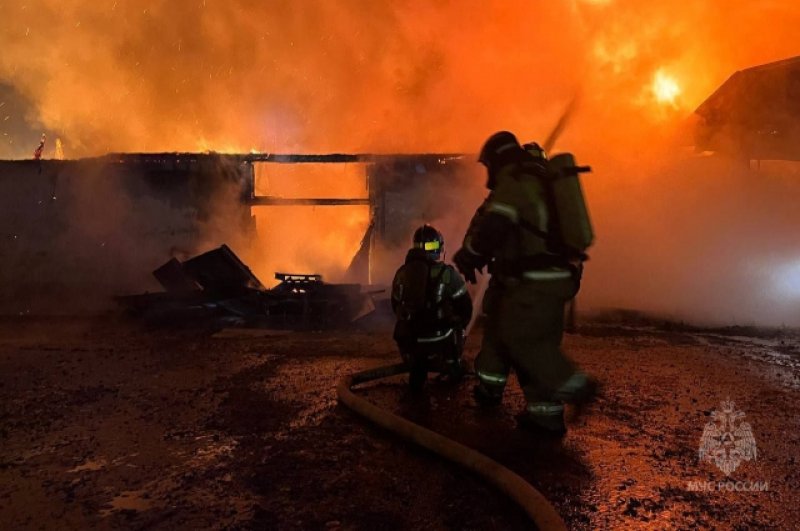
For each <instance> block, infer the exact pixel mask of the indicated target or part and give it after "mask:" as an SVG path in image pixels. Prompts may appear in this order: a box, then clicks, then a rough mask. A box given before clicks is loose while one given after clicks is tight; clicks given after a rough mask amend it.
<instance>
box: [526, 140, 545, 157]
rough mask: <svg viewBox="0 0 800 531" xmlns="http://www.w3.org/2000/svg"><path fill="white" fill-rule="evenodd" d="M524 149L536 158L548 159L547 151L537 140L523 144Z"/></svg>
mask: <svg viewBox="0 0 800 531" xmlns="http://www.w3.org/2000/svg"><path fill="white" fill-rule="evenodd" d="M522 149H524V150H525V151H527V152H528V154H529V155H531V156H532V157H533V158H534V159H536V160H547V153H545V151H544V148H543V147H542V146H540V145H539V144H537V143H536V142H528V143H527V144H524V145H523V146H522Z"/></svg>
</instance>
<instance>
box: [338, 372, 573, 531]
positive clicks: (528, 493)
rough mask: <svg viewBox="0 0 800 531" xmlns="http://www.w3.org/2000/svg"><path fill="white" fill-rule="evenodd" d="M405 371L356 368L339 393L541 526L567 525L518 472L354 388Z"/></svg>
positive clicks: (363, 413) (344, 400) (362, 412)
mask: <svg viewBox="0 0 800 531" xmlns="http://www.w3.org/2000/svg"><path fill="white" fill-rule="evenodd" d="M406 372H408V369H407V367H406V366H405V365H404V364H402V363H399V364H396V365H386V366H383V367H377V368H374V369H368V370H365V371H361V372H357V373H355V374H351V375H349V376H346V377H345V378H343V379H342V381H341V382H339V385H338V387H337V388H336V394H337V395H338V396H339V401H340V402H341V403H343V404H344V405H346V406H347V407H349V408H350V409H352V410H353V411H355V412H356V413H358V414H360V415H361V416H363V417H365V418H367V419H369V420H371V421H372V422H374V423H375V424H377V425H379V426H381V427H383V428H385V429H387V430H389V431H391V432H393V433H395V434H397V435H399V436H400V437H402V438H403V439H406V440H408V441H411V442H413V443H416V444H418V445H419V446H422V447H424V448H427V449H428V450H430V451H432V452H434V453H436V454H438V455H440V456H441V457H444V458H445V459H448V460H450V461H452V462H454V463H457V464H459V465H462V466H464V467H466V468H467V469H469V470H471V471H473V472H476V473H477V474H479V475H480V476H482V477H483V478H484V479H486V480H487V481H489V482H490V483H492V484H493V485H494V486H495V487H497V488H498V489H500V491H502V492H503V493H505V494H506V495H507V496H509V497H510V498H511V499H512V500H514V501H515V502H516V503H517V504H518V505H519V506H520V507H522V509H523V510H524V511H525V512H526V513H527V514H528V516H530V517H531V519H532V520H533V521H534V523H535V524H536V526H537V527H538V528H539V529H541V530H546V531H549V530H551V529H554V530H555V529H558V530H563V529H566V528H567V527H566V524H565V523H564V521H563V520H562V519H561V517H560V516H559V515H558V513H557V512H556V510H555V509H554V508H553V506H552V505H551V504H550V502H548V501H547V499H546V498H545V497H544V496H543V495H542V493H540V492H539V491H538V490H536V489H535V488H533V486H531V485H530V483H528V482H527V481H525V480H524V479H522V478H521V477H520V476H519V475H517V474H515V473H514V472H512V471H511V470H509V469H507V468H506V467H504V466H503V465H501V464H500V463H498V462H496V461H494V460H492V459H489V458H488V457H486V456H485V455H483V454H481V453H479V452H476V451H475V450H472V449H470V448H467V447H466V446H464V445H463V444H460V443H457V442H455V441H453V440H451V439H448V438H447V437H444V436H442V435H439V434H438V433H436V432H434V431H431V430H429V429H427V428H423V427H422V426H420V425H418V424H414V423H413V422H410V421H408V420H406V419H404V418H401V417H398V416H397V415H395V414H393V413H390V412H388V411H385V410H383V409H381V408H379V407H377V406H375V405H374V404H372V403H370V402H369V401H367V400H366V399H364V398H361V397H360V396H358V395H356V394H355V393H353V391H352V387H354V386H356V385H359V384H363V383H366V382H370V381H373V380H379V379H381V378H387V377H389V376H395V375H398V374H403V373H406Z"/></svg>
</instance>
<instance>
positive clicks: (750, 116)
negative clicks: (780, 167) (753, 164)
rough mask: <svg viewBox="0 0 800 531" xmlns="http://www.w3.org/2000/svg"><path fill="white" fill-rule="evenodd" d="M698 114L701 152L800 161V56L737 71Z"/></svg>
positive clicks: (745, 157) (746, 158)
mask: <svg viewBox="0 0 800 531" xmlns="http://www.w3.org/2000/svg"><path fill="white" fill-rule="evenodd" d="M695 113H696V114H697V115H698V116H699V117H700V120H701V122H700V124H699V126H698V129H697V133H696V138H695V140H696V146H697V148H698V149H701V150H708V151H717V152H721V153H724V154H727V155H730V156H732V157H734V158H738V159H742V160H747V161H749V160H789V161H800V57H793V58H791V59H785V60H783V61H776V62H774V63H768V64H765V65H761V66H755V67H752V68H747V69H745V70H740V71H738V72H736V73H734V74H733V75H732V76H731V77H730V78H728V80H727V81H725V83H723V84H722V86H720V87H719V88H718V89H717V90H716V91H715V92H714V93H713V94H711V96H709V97H708V99H706V100H705V101H704V102H703V103H702V104H701V105H700V106H699V107H698V108H697V110H696V111H695Z"/></svg>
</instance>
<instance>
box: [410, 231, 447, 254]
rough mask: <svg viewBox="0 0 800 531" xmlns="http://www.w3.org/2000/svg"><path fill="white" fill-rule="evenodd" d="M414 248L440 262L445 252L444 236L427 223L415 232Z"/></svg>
mask: <svg viewBox="0 0 800 531" xmlns="http://www.w3.org/2000/svg"><path fill="white" fill-rule="evenodd" d="M414 248H415V249H422V250H423V251H425V254H426V255H427V256H428V258H432V259H433V260H439V258H441V256H442V253H443V252H444V236H442V233H441V232H439V231H438V230H436V229H435V228H433V227H432V226H431V225H428V224H427V223H426V224H425V225H423V226H421V227H420V228H418V229H417V230H416V231H415V232H414Z"/></svg>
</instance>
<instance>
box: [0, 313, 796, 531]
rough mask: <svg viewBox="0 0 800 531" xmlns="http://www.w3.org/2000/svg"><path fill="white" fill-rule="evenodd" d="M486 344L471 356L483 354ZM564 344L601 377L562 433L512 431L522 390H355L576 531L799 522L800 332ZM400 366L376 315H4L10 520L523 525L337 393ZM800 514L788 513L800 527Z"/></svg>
mask: <svg viewBox="0 0 800 531" xmlns="http://www.w3.org/2000/svg"><path fill="white" fill-rule="evenodd" d="M476 340H477V337H476V338H471V340H470V345H469V347H468V357H470V358H471V357H474V354H475V345H476V344H477V341H476ZM566 349H567V350H568V352H569V353H570V354H571V355H572V356H573V357H574V358H575V359H576V360H577V361H578V362H579V363H580V364H581V365H583V366H584V367H585V368H586V369H587V370H588V371H589V372H591V373H593V374H595V375H597V376H598V377H599V378H600V379H601V380H602V382H603V383H604V384H605V387H604V391H603V395H602V396H601V398H600V399H599V400H598V402H597V403H596V404H594V405H593V406H592V407H591V408H590V409H589V410H588V412H587V414H586V415H585V416H583V417H581V418H579V419H577V420H575V421H573V422H572V423H571V425H570V432H569V434H568V435H567V437H566V438H565V439H564V441H563V442H562V443H560V444H559V443H554V442H548V441H542V440H539V439H537V438H536V437H535V436H533V435H531V434H529V433H526V432H523V431H520V430H518V429H517V428H516V425H515V420H514V414H515V413H517V411H518V410H519V409H520V408H521V407H522V397H521V395H520V393H519V391H518V389H517V388H516V386H515V384H514V383H512V385H511V387H510V389H509V393H508V394H507V396H506V399H505V403H504V407H503V409H501V410H499V411H495V412H491V411H485V410H482V409H479V408H477V407H476V406H475V405H474V403H473V402H472V399H471V397H470V392H469V390H470V388H471V385H472V381H470V380H468V381H466V382H464V383H463V384H462V385H461V386H459V387H456V388H454V387H450V386H448V385H446V384H441V383H440V384H436V383H433V384H431V385H429V386H428V388H427V391H426V393H425V394H424V395H422V396H421V397H414V396H410V395H408V394H407V393H406V392H405V388H404V386H403V383H402V381H400V380H396V381H391V382H389V383H387V384H383V385H379V386H376V387H371V388H368V389H366V390H363V391H361V393H362V394H363V395H365V396H367V397H369V398H370V400H372V401H374V402H376V403H378V404H380V405H382V406H383V407H386V408H388V409H391V410H393V411H396V412H399V413H401V414H403V415H404V416H406V417H407V418H410V419H412V420H414V421H416V422H419V423H422V424H424V425H427V426H429V427H431V428H433V429H435V430H437V431H440V432H442V433H444V434H446V435H448V436H450V437H452V438H454V439H457V440H459V441H461V442H463V443H465V444H467V445H469V446H472V447H475V448H477V449H479V450H480V451H482V452H484V453H485V454H487V455H489V456H491V457H493V458H495V459H497V460H498V461H500V462H501V463H503V464H505V465H506V466H508V467H509V468H511V469H512V470H514V471H516V472H518V473H519V474H521V475H522V476H523V477H525V478H526V479H528V480H529V481H530V482H531V483H532V484H533V485H535V486H536V487H537V488H539V489H540V490H541V491H542V492H543V493H544V494H545V495H546V496H547V497H548V498H549V499H550V500H551V501H552V502H553V503H554V505H555V506H556V508H557V509H558V510H559V512H560V513H561V514H562V515H563V517H564V518H565V520H566V521H567V523H568V524H569V526H570V527H571V528H575V529H607V528H625V529H635V528H648V529H687V528H708V529H712V528H716V529H729V528H730V529H754V528H776V529H789V528H792V527H794V526H796V525H797V522H798V521H800V503H798V502H800V495H798V492H800V490H798V489H800V472H799V471H798V467H797V461H798V459H799V458H800V417H798V412H800V400H798V398H800V354H798V353H800V337H798V335H797V334H796V333H794V332H791V331H785V330H784V331H780V330H779V331H754V330H744V329H742V330H731V329H728V330H721V331H720V330H695V329H688V328H685V327H674V326H660V325H657V324H655V325H654V323H648V322H632V321H628V322H626V321H619V320H616V321H613V322H594V323H590V324H585V325H584V326H582V327H581V329H580V333H579V334H576V335H570V336H567V338H566ZM395 361H396V354H395V350H394V348H393V345H392V344H391V342H390V341H389V340H388V334H387V332H386V330H385V329H383V330H378V331H365V330H354V331H349V332H336V333H331V332H327V333H313V334H300V333H292V332H264V331H255V332H249V331H223V332H222V333H215V332H214V331H213V330H164V329H149V328H144V327H142V326H140V325H137V324H134V323H130V322H126V321H124V320H122V319H120V318H116V317H107V318H102V319H97V318H95V319H87V318H75V319H67V318H57V319H56V318H47V319H43V318H42V319H39V318H32V317H29V318H5V319H3V320H0V523H1V524H2V525H0V527H2V528H3V529H39V528H46V529H47V528H49V529H53V528H58V529H85V528H132V529H143V528H153V527H155V528H168V529H205V528H214V529H218V528H224V529H337V528H341V529H364V530H373V529H530V528H531V524H530V523H529V522H528V520H527V519H526V517H525V515H524V514H523V513H522V512H521V511H520V510H519V509H517V508H516V507H515V506H514V505H513V504H512V503H511V502H510V501H508V500H507V499H506V498H504V497H503V496H502V495H500V494H499V493H497V492H496V491H494V490H493V489H492V488H491V487H489V486H486V485H484V484H483V483H482V482H481V481H480V480H479V479H477V478H476V477H473V476H472V475H470V474H468V473H466V472H463V471H462V470H461V469H459V468H457V467H455V466H452V465H449V464H446V463H443V462H441V461H440V460H438V459H437V458H436V457H434V456H433V455H431V454H429V453H427V452H425V451H422V450H418V449H416V448H414V447H412V446H410V445H408V444H405V443H403V442H399V441H398V440H396V439H395V438H393V437H392V436H391V435H389V434H387V433H385V432H383V431H381V430H379V429H376V428H373V427H371V426H370V425H369V424H367V423H366V422H364V421H362V420H361V419H360V418H358V417H357V416H356V415H354V414H353V413H351V412H350V411H348V410H346V409H344V408H343V407H341V406H339V405H337V402H336V398H335V392H334V387H335V384H336V382H337V381H338V380H339V379H340V378H341V377H342V375H344V374H346V373H349V372H352V371H356V370H359V369H362V368H367V367H371V366H376V365H380V364H384V363H391V362H395ZM726 398H730V399H731V400H734V401H735V402H736V405H737V407H738V409H741V410H742V411H744V412H745V413H746V415H747V416H746V418H745V420H747V421H748V422H749V423H750V425H751V426H752V431H753V434H754V436H755V440H756V443H757V448H758V456H757V459H756V460H755V461H751V462H745V463H743V464H741V466H740V467H739V468H738V469H737V470H735V471H734V472H733V473H732V474H731V476H730V479H731V480H733V481H738V482H740V485H746V484H750V485H752V483H756V484H757V485H760V488H762V489H763V488H764V487H766V490H761V491H758V492H736V491H733V492H730V491H725V490H723V491H722V492H717V491H706V492H696V491H693V490H692V489H691V488H690V486H689V482H696V481H703V482H713V484H712V485H714V486H716V485H717V483H718V482H720V481H727V478H726V476H725V475H724V474H723V473H722V472H721V471H720V470H719V469H717V468H716V467H715V466H714V465H713V464H710V463H703V462H699V460H698V447H699V443H700V438H701V435H702V433H703V428H704V426H705V424H706V423H707V422H708V421H709V419H710V414H711V412H712V410H718V409H720V402H721V401H722V400H724V399H726ZM795 528H796V527H795Z"/></svg>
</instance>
